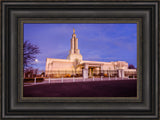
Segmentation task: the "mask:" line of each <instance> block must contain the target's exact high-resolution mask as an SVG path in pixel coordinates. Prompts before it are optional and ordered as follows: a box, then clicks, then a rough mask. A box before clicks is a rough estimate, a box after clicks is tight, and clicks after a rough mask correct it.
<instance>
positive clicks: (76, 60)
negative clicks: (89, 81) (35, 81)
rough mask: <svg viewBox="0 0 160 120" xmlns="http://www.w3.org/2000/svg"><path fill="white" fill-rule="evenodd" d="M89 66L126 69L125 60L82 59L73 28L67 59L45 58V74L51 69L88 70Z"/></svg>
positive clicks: (105, 68)
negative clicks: (101, 60)
mask: <svg viewBox="0 0 160 120" xmlns="http://www.w3.org/2000/svg"><path fill="white" fill-rule="evenodd" d="M89 68H93V69H94V70H119V69H123V70H127V69H128V63H127V62H125V61H116V62H99V61H85V60H83V58H82V55H81V54H80V50H79V49H78V38H77V37H76V34H75V29H73V34H72V38H71V49H70V51H69V55H68V56H67V59H53V58H47V59H46V75H47V74H50V73H51V72H52V71H74V70H78V71H82V70H83V69H86V70H87V71H88V69H89ZM86 73H88V72H86Z"/></svg>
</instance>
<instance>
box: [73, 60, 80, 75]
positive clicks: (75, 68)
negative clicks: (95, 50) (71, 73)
mask: <svg viewBox="0 0 160 120" xmlns="http://www.w3.org/2000/svg"><path fill="white" fill-rule="evenodd" d="M79 63H80V61H79V60H78V59H75V61H74V63H73V67H74V70H75V72H76V70H77V68H78V65H79Z"/></svg>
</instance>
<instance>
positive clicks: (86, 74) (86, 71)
mask: <svg viewBox="0 0 160 120" xmlns="http://www.w3.org/2000/svg"><path fill="white" fill-rule="evenodd" d="M83 78H84V79H86V78H88V64H84V69H83Z"/></svg>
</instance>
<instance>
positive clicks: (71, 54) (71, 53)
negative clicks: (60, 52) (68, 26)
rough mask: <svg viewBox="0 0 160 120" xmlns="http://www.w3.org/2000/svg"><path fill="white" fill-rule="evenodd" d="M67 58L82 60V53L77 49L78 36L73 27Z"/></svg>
mask: <svg viewBox="0 0 160 120" xmlns="http://www.w3.org/2000/svg"><path fill="white" fill-rule="evenodd" d="M67 59H70V60H75V59H78V60H82V55H81V54H80V51H79V49H78V38H77V37H76V34H75V29H74V28H73V34H72V38H71V49H70V51H69V55H68V56H67Z"/></svg>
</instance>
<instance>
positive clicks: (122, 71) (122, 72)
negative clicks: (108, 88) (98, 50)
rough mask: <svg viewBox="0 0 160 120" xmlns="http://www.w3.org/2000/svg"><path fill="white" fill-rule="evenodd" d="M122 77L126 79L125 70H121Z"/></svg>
mask: <svg viewBox="0 0 160 120" xmlns="http://www.w3.org/2000/svg"><path fill="white" fill-rule="evenodd" d="M121 77H122V78H124V70H123V69H122V70H121Z"/></svg>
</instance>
